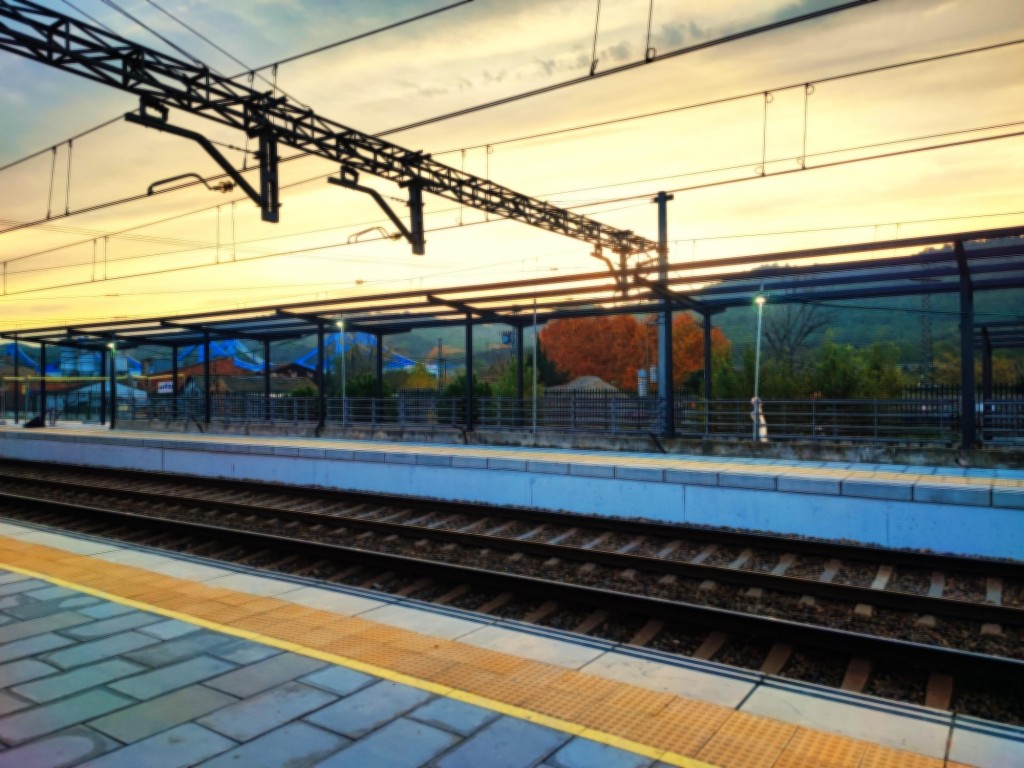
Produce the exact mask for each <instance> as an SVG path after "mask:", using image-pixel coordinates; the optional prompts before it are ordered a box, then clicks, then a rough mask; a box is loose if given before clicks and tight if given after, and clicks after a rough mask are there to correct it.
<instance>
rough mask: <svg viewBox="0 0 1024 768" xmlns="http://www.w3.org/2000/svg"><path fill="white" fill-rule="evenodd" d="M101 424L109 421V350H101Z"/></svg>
mask: <svg viewBox="0 0 1024 768" xmlns="http://www.w3.org/2000/svg"><path fill="white" fill-rule="evenodd" d="M100 379H101V381H100V426H101V427H102V426H103V425H104V424H106V423H107V350H105V349H104V350H103V351H102V352H100Z"/></svg>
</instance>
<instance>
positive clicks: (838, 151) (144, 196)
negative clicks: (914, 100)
mask: <svg viewBox="0 0 1024 768" xmlns="http://www.w3.org/2000/svg"><path fill="white" fill-rule="evenodd" d="M1019 125H1024V121H1018V122H1012V123H997V124H991V125H986V126H980V127H975V128H966V129H961V130H958V131H944V132H941V133H937V134H927V135H924V136H916V137H909V138H904V139H896V140H891V141H886V142H877V143H874V144H862V145H858V146H854V147H843V148H839V149H833V150H826V151H822V152H818V153H814V154H810V155H806V156H805V157H804V161H805V162H804V165H806V158H808V157H825V156H828V155H835V154H842V153H846V152H855V151H861V150H865V149H873V148H878V147H884V146H891V145H893V144H903V143H910V142H914V141H925V140H928V139H931V138H943V137H947V136H954V135H963V134H965V133H977V132H980V131H988V130H997V129H1001V128H1007V127H1014V126H1019ZM1011 135H1016V134H1011ZM989 138H991V139H996V138H1004V136H996V137H989ZM989 138H987V139H983V140H989ZM948 146H956V144H942V145H938V146H935V147H925V148H921V149H919V150H916V151H925V150H928V149H942V148H945V147H948ZM884 156H885V155H876V156H871V157H866V158H856V159H854V160H850V161H845V162H862V161H864V162H866V161H868V160H873V159H878V158H879V157H884ZM303 157H305V155H303V154H301V153H297V154H295V155H288V156H286V157H283V158H281V159H280V160H279V161H278V162H279V163H285V162H290V161H292V160H298V159H301V158H303ZM792 159H799V158H791V157H786V158H773V159H770V160H768V161H767V162H768V163H769V164H774V163H779V162H783V161H786V160H792ZM751 165H752V164H751V163H749V162H748V163H740V164H738V165H732V166H722V167H718V168H707V169H701V170H697V171H689V172H686V173H678V174H670V175H667V176H657V177H647V178H643V179H632V180H629V181H621V182H612V183H609V184H602V185H599V186H591V187H580V188H576V189H570V190H565V191H561V192H548V193H541V196H542V197H555V196H557V195H566V194H575V193H579V192H589V191H593V190H600V189H612V188H615V187H621V186H631V185H634V184H642V183H650V182H655V181H665V180H668V179H678V178H685V177H689V176H701V175H706V174H710V173H720V172H724V171H732V170H740V169H743V168H749V167H750V166H751ZM823 167H828V166H827V165H818V166H812V167H807V168H804V167H802V168H801V169H800V170H811V169H812V168H823ZM238 170H240V171H244V170H246V168H244V167H243V168H241V169H238ZM781 173H782V172H776V173H772V174H768V176H777V175H781ZM331 175H333V174H322V175H320V176H317V177H313V179H307V180H304V181H302V182H299V183H306V182H307V181H311V180H315V179H326V178H328V177H329V176H331ZM226 178H227V174H217V175H214V176H209V177H206V178H205V179H204V180H203V181H188V182H183V183H181V184H175V185H171V186H167V187H163V188H161V189H158V190H154V192H153V193H152V195H150V194H138V195H130V196H128V197H123V198H119V199H116V200H109V201H106V202H103V203H97V204H95V205H91V206H87V207H85V208H81V209H79V210H77V211H72V212H71V213H70V214H67V216H76V215H81V214H84V213H93V212H95V211H99V210H103V209H105V208H111V207H115V206H119V205H125V204H128V203H132V202H136V201H139V200H145V199H147V198H148V197H154V196H156V195H162V194H169V193H171V192H176V191H179V190H182V189H187V188H189V187H194V186H198V185H200V184H202V183H204V182H206V183H209V182H213V181H219V180H222V179H226ZM748 180H750V177H744V178H743V179H737V180H734V181H748ZM722 183H725V182H722ZM288 188H289V187H288V186H285V187H282V189H288ZM692 188H699V187H692ZM687 189H689V188H687ZM673 191H683V190H681V189H680V190H673ZM648 194H649V193H644V194H641V195H634V196H632V197H628V198H621V200H627V199H636V198H639V197H644V196H646V195H648ZM618 201H620V199H612V200H604V199H598V200H594V201H593V204H595V205H598V204H603V203H605V202H618ZM212 208H213V206H211V207H210V208H209V209H202V210H212ZM67 216H61V215H59V214H58V215H57V216H49V215H47V217H46V218H42V219H35V220H32V221H23V222H16V223H10V224H9V225H8V226H6V227H4V228H3V229H0V235H2V234H5V233H8V232H13V231H16V230H19V229H29V228H33V227H37V226H40V225H42V224H46V223H48V222H50V221H52V220H55V219H61V218H66V217H67ZM16 258H22V257H16Z"/></svg>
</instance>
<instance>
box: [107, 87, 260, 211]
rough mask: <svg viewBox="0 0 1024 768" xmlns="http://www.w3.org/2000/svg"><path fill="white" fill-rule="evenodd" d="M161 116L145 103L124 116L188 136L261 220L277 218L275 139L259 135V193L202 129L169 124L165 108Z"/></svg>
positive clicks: (140, 123) (166, 131)
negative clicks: (257, 208)
mask: <svg viewBox="0 0 1024 768" xmlns="http://www.w3.org/2000/svg"><path fill="white" fill-rule="evenodd" d="M161 117H162V119H161V118H158V117H153V116H152V115H150V114H149V113H148V112H147V110H146V106H145V105H144V106H143V110H142V114H139V115H136V114H134V113H132V112H129V113H128V114H126V115H125V116H124V119H125V120H127V121H128V122H129V123H135V124H136V125H141V126H143V127H144V128H152V129H153V130H156V131H163V132H164V133H170V134H172V135H174V136H180V137H181V138H183V139H191V140H192V141H194V142H195V143H196V144H198V145H199V146H200V147H202V148H203V149H204V150H206V153H207V154H208V155H209V156H210V157H212V158H213V160H214V162H216V163H217V165H219V166H220V167H221V170H223V171H224V173H226V174H227V175H228V176H229V177H231V180H232V181H234V182H235V184H237V185H238V186H239V187H240V188H241V190H242V191H243V192H245V194H247V195H248V196H249V197H250V198H251V199H252V201H253V202H254V203H256V205H258V206H260V208H261V209H262V218H263V220H264V221H270V222H275V223H276V222H277V221H278V220H279V214H278V209H279V208H280V204H279V202H278V196H277V147H276V141H275V140H274V139H273V138H272V137H264V136H261V137H260V186H261V187H263V189H264V194H262V195H261V194H260V193H259V192H258V191H256V189H255V188H254V187H253V186H252V184H250V183H249V182H248V181H246V180H245V177H244V176H242V174H240V173H239V172H238V171H237V170H235V167H234V166H233V165H232V164H231V163H230V162H228V159H227V158H226V157H224V155H222V154H221V153H220V151H219V150H218V149H217V148H216V147H215V146H213V144H212V143H210V140H209V139H207V138H206V137H205V136H203V135H202V134H201V133H196V132H195V131H190V130H188V129H187V128H182V127H180V126H177V125H172V124H171V123H169V122H167V111H166V110H163V111H162V112H161Z"/></svg>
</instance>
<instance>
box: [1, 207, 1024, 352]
mask: <svg viewBox="0 0 1024 768" xmlns="http://www.w3.org/2000/svg"><path fill="white" fill-rule="evenodd" d="M962 286H965V287H967V288H970V289H971V290H973V291H974V292H977V291H983V290H1002V289H1008V288H1019V287H1024V227H1015V228H1005V229H995V230H982V231H969V232H957V233H949V234H943V235H931V236H926V237H915V238H903V239H896V240H885V241H877V242H870V243H855V244H851V245H843V246H833V247H826V248H813V249H807V250H799V251H783V252H776V253H764V254H757V255H752V256H742V257H735V258H728V259H715V260H709V261H694V262H689V263H685V264H684V263H679V262H675V263H671V264H670V266H669V270H668V275H667V279H666V280H664V281H659V279H658V269H657V264H656V263H650V264H647V265H644V266H640V267H636V268H633V269H629V270H626V271H622V272H612V271H609V270H608V269H602V270H600V271H595V272H590V273H586V274H573V275H564V276H557V277H544V278H537V279H529V280H517V281H512V282H503V283H486V284H478V285H469V286H458V287H451V288H446V289H436V290H411V291H402V292H395V293H384V294H376V295H360V296H350V297H344V298H337V299H327V300H321V301H313V302H303V303H295V304H287V305H277V306H262V307H255V308H251V309H237V310H226V311H219V312H207V313H193V314H188V315H178V316H165V317H153V318H147V319H139V320H124V321H110V322H96V323H85V324H75V325H62V326H50V327H46V328H36V329H28V330H18V331H13V330H10V331H5V332H2V333H0V337H3V338H7V339H16V340H18V341H25V342H32V343H44V344H53V345H58V346H71V347H79V348H86V349H98V348H104V347H107V346H109V345H110V344H111V343H115V344H116V345H117V347H118V348H126V347H136V346H143V345H164V346H172V345H188V344H201V343H203V342H204V341H205V340H206V339H207V338H209V339H211V340H216V339H251V340H256V341H274V340H283V339H291V338H300V337H303V336H307V335H310V334H314V333H317V331H318V330H319V329H320V328H323V329H324V330H325V331H326V332H330V333H334V332H336V331H337V330H338V323H339V322H340V321H344V329H345V331H346V332H364V333H369V334H373V335H381V336H384V335H391V334H399V333H405V332H408V331H412V330H415V329H419V328H439V327H445V326H455V325H465V324H466V323H467V321H468V322H470V323H472V324H475V325H476V324H489V323H501V324H507V325H511V326H527V325H530V324H532V323H533V322H534V313H535V312H536V321H537V322H538V323H539V324H543V323H546V322H548V321H550V320H554V319H558V318H569V317H588V316H598V315H611V314H634V313H645V312H655V311H660V310H663V309H664V308H665V306H666V302H672V305H673V308H674V309H676V310H691V311H694V312H696V313H698V314H701V315H703V316H704V317H705V318H710V317H711V316H713V315H714V314H717V313H719V312H722V311H725V310H727V309H729V308H732V307H749V306H751V305H752V303H753V301H754V299H755V297H756V296H758V295H764V296H766V298H767V300H768V301H769V302H771V303H772V304H789V303H811V302H824V301H843V300H853V299H870V298H883V297H896V296H912V295H920V294H940V293H956V292H959V291H960V290H961V287H962ZM1014 329H1015V330H1016V332H1017V333H1018V335H1019V336H1020V337H1021V338H1024V321H1022V322H1021V323H1020V324H1018V325H1017V326H1015V327H1014Z"/></svg>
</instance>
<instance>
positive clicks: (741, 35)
mask: <svg viewBox="0 0 1024 768" xmlns="http://www.w3.org/2000/svg"><path fill="white" fill-rule="evenodd" d="M873 2H877V0H850V2H846V3H843V4H841V5H836V6H831V7H829V8H822V9H819V10H817V11H811V12H810V13H805V14H801V15H799V16H795V17H793V18H791V19H783V20H781V21H777V22H774V23H771V24H765V25H762V26H760V27H754V28H752V29H746V30H742V31H740V32H735V33H733V34H730V35H724V36H723V37H719V38H715V39H713V40H706V41H704V42H703V43H696V44H694V45H688V46H683V47H682V48H675V49H673V50H671V51H667V52H666V53H662V54H658V55H656V56H653V57H651V58H649V59H648V58H644V59H641V60H639V61H633V62H628V63H626V64H620V65H619V66H617V67H612V68H611V69H605V70H601V71H596V70H595V69H591V71H590V73H588V74H586V75H583V76H581V77H576V78H571V79H569V80H563V81H562V82H559V83H552V84H551V85H545V86H542V87H540V88H534V89H532V90H529V91H522V92H520V93H516V94H513V95H511V96H503V97H502V98H500V99H494V100H493V101H487V102H483V103H481V104H476V105H474V106H471V107H463V108H462V109H457V110H454V111H452V112H447V113H445V114H443V115H437V116H435V117H428V118H425V119H423V120H417V121H416V122H413V123H408V124H407V125H402V126H398V127H396V128H389V129H388V130H386V131H380V132H379V133H376V134H374V135H376V136H390V135H391V134H393V133H399V132H401V131H408V130H412V129H413V128H422V127H424V126H427V125H433V124H434V123H441V122H444V121H446V120H451V119H452V118H455V117H463V116H465V115H469V114H473V113H474V112H480V111H483V110H485V109H493V108H494V107H499V106H503V105H505V104H511V103H513V102H516V101H522V100H524V99H529V98H533V97H534V96H540V95H541V94H545V93H552V92H553V91H558V90H562V89H563V88H570V87H573V86H576V85H582V84H583V83H588V82H592V81H593V80H596V79H597V78H600V77H608V76H610V75H617V74H621V73H622V72H627V71H629V70H631V69H636V68H637V67H643V66H647V65H649V64H655V63H657V62H660V61H665V60H666V59H671V58H675V57H676V56H683V55H685V54H688V53H695V52H696V51H702V50H706V49H708V48H713V47H716V46H719V45H724V44H726V43H731V42H735V41H737V40H743V39H745V38H748V37H754V36H756V35H761V34H764V33H766V32H772V31H774V30H776V29H781V28H783V27H788V26H792V25H794V24H799V23H801V22H804V21H810V20H811V19H816V18H819V17H821V16H827V15H831V14H833V13H838V12H839V11H845V10H848V9H850V8H855V7H857V6H861V5H867V4H868V3H873Z"/></svg>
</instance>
